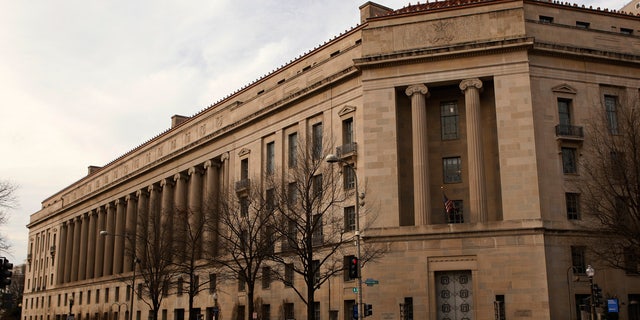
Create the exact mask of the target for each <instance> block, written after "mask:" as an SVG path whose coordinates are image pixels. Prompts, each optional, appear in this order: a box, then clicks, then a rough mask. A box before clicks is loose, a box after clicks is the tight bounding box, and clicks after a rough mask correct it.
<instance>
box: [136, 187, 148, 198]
mask: <svg viewBox="0 0 640 320" xmlns="http://www.w3.org/2000/svg"><path fill="white" fill-rule="evenodd" d="M147 196H149V191H148V190H144V189H142V190H138V191H136V198H140V197H147Z"/></svg>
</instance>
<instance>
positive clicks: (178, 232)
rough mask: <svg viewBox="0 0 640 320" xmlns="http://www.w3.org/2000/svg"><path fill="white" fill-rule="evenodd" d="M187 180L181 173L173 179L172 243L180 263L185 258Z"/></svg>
mask: <svg viewBox="0 0 640 320" xmlns="http://www.w3.org/2000/svg"><path fill="white" fill-rule="evenodd" d="M187 179H188V176H187V175H185V174H183V173H178V174H176V175H175V176H174V177H173V180H175V182H176V186H175V201H174V206H175V215H174V224H173V227H174V233H173V235H174V243H175V245H176V253H178V254H179V255H178V258H179V259H181V260H180V261H182V260H183V259H184V258H185V255H184V249H185V248H184V242H185V233H186V231H187V223H188V222H187V221H185V218H186V217H188V215H187V214H186V213H187Z"/></svg>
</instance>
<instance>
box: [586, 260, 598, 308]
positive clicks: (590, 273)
mask: <svg viewBox="0 0 640 320" xmlns="http://www.w3.org/2000/svg"><path fill="white" fill-rule="evenodd" d="M585 272H586V273H587V277H589V288H590V289H591V297H590V299H589V300H590V301H589V306H590V308H589V309H590V313H591V316H590V319H591V320H594V319H595V313H596V304H595V301H594V299H595V296H594V294H593V276H594V275H595V274H596V270H595V269H594V268H593V267H592V266H591V265H587V269H586V270H585Z"/></svg>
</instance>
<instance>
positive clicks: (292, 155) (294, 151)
mask: <svg viewBox="0 0 640 320" xmlns="http://www.w3.org/2000/svg"><path fill="white" fill-rule="evenodd" d="M288 141H289V142H288V146H289V153H288V161H287V163H288V164H289V168H295V167H296V165H297V164H298V133H297V132H294V133H291V134H289V138H288Z"/></svg>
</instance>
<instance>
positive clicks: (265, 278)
mask: <svg viewBox="0 0 640 320" xmlns="http://www.w3.org/2000/svg"><path fill="white" fill-rule="evenodd" d="M270 287H271V267H262V289H269V288H270Z"/></svg>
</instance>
